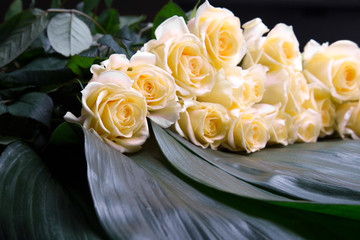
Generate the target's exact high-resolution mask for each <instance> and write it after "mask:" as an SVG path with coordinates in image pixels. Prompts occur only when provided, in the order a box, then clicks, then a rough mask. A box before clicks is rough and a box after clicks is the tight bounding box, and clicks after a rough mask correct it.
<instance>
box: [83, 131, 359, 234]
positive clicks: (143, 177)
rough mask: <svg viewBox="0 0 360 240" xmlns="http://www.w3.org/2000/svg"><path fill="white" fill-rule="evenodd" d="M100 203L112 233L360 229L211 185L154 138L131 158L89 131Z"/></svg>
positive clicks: (92, 180)
mask: <svg viewBox="0 0 360 240" xmlns="http://www.w3.org/2000/svg"><path fill="white" fill-rule="evenodd" d="M84 133H85V155H86V159H87V164H88V180H89V185H90V189H91V193H92V197H93V200H94V204H95V209H96V211H97V214H98V216H99V219H100V221H101V223H102V226H103V227H104V229H105V230H106V232H107V233H108V235H109V236H110V237H111V238H112V239H142V238H146V239H303V238H304V239H309V238H319V237H320V238H325V239H326V238H349V237H350V236H351V237H356V236H358V235H359V232H358V230H357V227H358V222H357V221H353V220H349V219H343V218H338V217H332V216H325V215H322V214H316V213H311V212H304V211H299V210H295V209H293V210H292V211H289V210H288V209H287V208H284V207H279V206H275V205H270V204H266V203H264V202H260V201H257V200H249V199H244V198H240V197H238V196H236V195H232V194H228V193H225V192H222V191H218V190H215V189H211V188H206V187H203V185H201V184H200V185H199V184H197V183H196V182H194V181H192V180H191V179H188V178H186V177H185V176H184V175H181V174H180V173H179V172H176V170H174V169H172V168H171V167H170V166H169V165H168V164H167V161H166V159H164V157H163V155H162V154H161V152H160V150H159V148H158V147H157V144H156V141H155V139H154V138H151V139H148V141H147V142H146V143H145V145H144V146H143V149H142V150H141V151H140V152H138V153H136V154H132V155H131V156H130V157H128V156H126V155H124V154H121V153H120V152H118V151H116V150H114V149H113V148H111V147H109V146H108V145H106V144H105V143H104V142H102V141H101V140H100V139H99V138H98V137H96V136H95V135H94V134H93V133H92V132H90V131H88V130H84Z"/></svg>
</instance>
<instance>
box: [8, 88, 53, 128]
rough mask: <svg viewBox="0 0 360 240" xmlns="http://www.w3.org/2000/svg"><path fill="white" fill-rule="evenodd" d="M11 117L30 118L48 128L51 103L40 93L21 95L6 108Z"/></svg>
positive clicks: (51, 108)
mask: <svg viewBox="0 0 360 240" xmlns="http://www.w3.org/2000/svg"><path fill="white" fill-rule="evenodd" d="M7 109H8V112H9V113H10V114H11V115H13V116H18V117H25V118H31V119H34V120H36V121H38V122H41V123H42V124H44V125H45V126H47V127H50V120H51V114H52V110H53V102H52V100H51V98H50V97H49V96H47V95H46V94H44V93H40V92H30V93H27V94H25V95H23V96H22V97H21V98H19V99H18V100H17V101H16V102H15V103H13V104H11V105H9V106H8V107H7Z"/></svg>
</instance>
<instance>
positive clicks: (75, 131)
mask: <svg viewBox="0 0 360 240" xmlns="http://www.w3.org/2000/svg"><path fill="white" fill-rule="evenodd" d="M82 136H83V133H82V129H81V127H80V125H78V124H74V123H68V122H63V123H62V124H60V125H59V126H58V127H57V128H56V129H55V131H54V132H53V133H52V135H51V138H50V142H51V143H52V144H55V145H58V146H60V145H62V146H65V145H71V144H75V143H78V142H79V141H80V140H81V141H83V137H82Z"/></svg>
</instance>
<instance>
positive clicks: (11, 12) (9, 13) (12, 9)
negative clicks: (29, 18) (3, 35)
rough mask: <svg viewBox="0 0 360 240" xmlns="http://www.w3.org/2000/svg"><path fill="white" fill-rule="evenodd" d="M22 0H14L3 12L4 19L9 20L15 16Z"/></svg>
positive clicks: (20, 8)
mask: <svg viewBox="0 0 360 240" xmlns="http://www.w3.org/2000/svg"><path fill="white" fill-rule="evenodd" d="M22 10H23V9H22V1H21V0H14V1H13V2H12V4H11V5H10V7H9V9H8V10H7V11H6V13H5V21H6V20H9V19H10V18H11V17H13V16H15V15H16V14H18V13H21V11H22Z"/></svg>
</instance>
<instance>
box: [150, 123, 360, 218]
mask: <svg viewBox="0 0 360 240" xmlns="http://www.w3.org/2000/svg"><path fill="white" fill-rule="evenodd" d="M153 130H154V132H155V136H156V138H157V140H158V143H159V145H160V147H161V149H162V151H163V152H164V154H165V155H166V157H167V159H168V160H169V161H170V162H171V163H172V164H173V165H174V166H175V167H176V168H178V169H179V170H180V171H182V172H184V173H185V174H187V175H188V176H190V177H191V178H193V179H199V176H198V175H196V173H197V172H201V171H204V172H205V170H203V169H201V168H203V167H202V165H201V164H200V163H196V162H195V161H194V159H197V161H199V160H198V158H201V159H202V160H203V161H204V162H206V163H202V164H203V165H205V166H207V168H208V169H209V170H207V171H206V174H205V175H204V176H205V177H203V178H201V181H202V183H203V184H206V185H213V186H212V187H214V188H218V186H216V185H214V184H213V183H212V181H213V180H212V179H213V178H214V177H216V176H215V174H214V170H213V169H216V171H219V170H220V171H223V173H226V174H228V175H231V176H233V177H236V178H238V179H239V180H242V181H244V182H246V183H249V184H251V185H253V186H254V187H257V188H259V189H264V190H267V191H269V192H272V193H275V194H278V195H279V196H288V198H289V199H287V200H286V201H284V200H279V201H276V202H277V204H282V203H284V205H286V206H292V207H298V208H302V209H307V210H314V211H319V212H325V213H329V214H336V215H341V216H346V217H350V218H356V219H360V206H359V204H360V187H359V186H360V180H359V176H360V172H359V171H360V168H359V165H360V164H359V162H360V157H359V156H360V155H359V149H360V142H359V141H343V140H338V141H333V142H332V141H327V142H319V143H312V144H294V145H290V146H287V147H285V148H267V149H263V150H261V151H259V152H256V153H253V154H251V155H239V154H232V153H225V152H221V151H214V150H211V149H202V148H199V147H197V146H195V145H193V144H191V143H190V142H188V141H187V140H185V139H183V138H181V137H180V136H179V135H177V134H174V133H172V132H171V131H165V130H163V129H161V128H160V127H158V126H156V125H155V124H153ZM185 154H186V156H189V157H187V158H181V157H179V156H181V155H185ZM191 155H194V156H197V157H192V156H191ZM179 161H180V162H179ZM222 190H223V191H230V190H229V189H227V188H225V187H224V188H223V189H222ZM249 193H251V192H246V194H240V195H241V196H244V195H245V196H246V195H248V196H249V197H251V195H249ZM253 197H255V196H253ZM255 198H256V197H255ZM269 200H270V199H269ZM271 201H272V200H271ZM324 204H327V205H324Z"/></svg>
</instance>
